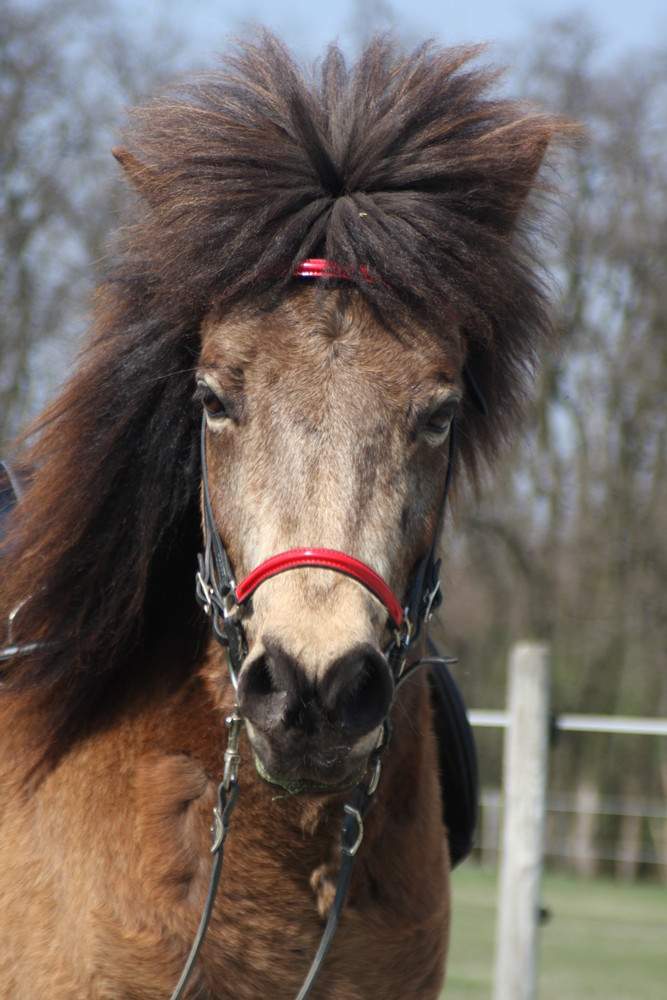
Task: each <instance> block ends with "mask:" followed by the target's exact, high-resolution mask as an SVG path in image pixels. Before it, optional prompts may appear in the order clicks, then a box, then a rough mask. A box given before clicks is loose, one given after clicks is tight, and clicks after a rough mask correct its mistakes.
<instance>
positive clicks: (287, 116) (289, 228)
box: [0, 34, 567, 749]
mask: <svg viewBox="0 0 667 1000" xmlns="http://www.w3.org/2000/svg"><path fill="white" fill-rule="evenodd" d="M476 55H477V50H476V49H460V50H448V51H440V50H438V49H437V48H435V47H434V46H432V45H425V46H423V47H421V48H419V49H417V50H416V51H414V52H410V53H407V54H402V53H400V52H399V51H398V50H397V48H396V46H395V45H394V44H393V43H392V42H391V41H389V40H387V39H382V38H381V39H377V40H376V41H374V42H373V43H372V44H371V45H370V46H369V48H368V49H367V51H366V52H365V53H364V55H363V56H362V57H361V58H360V60H359V62H358V63H357V64H356V65H355V66H354V67H352V68H351V69H348V68H347V67H346V65H345V62H344V59H343V56H342V55H341V53H340V51H339V50H338V48H336V47H331V48H330V49H329V50H328V52H327V54H326V56H325V58H324V59H323V61H322V62H321V63H320V64H318V65H316V67H315V69H314V70H313V71H312V73H310V72H305V71H302V70H300V69H299V67H298V66H297V65H296V64H295V62H294V61H293V59H292V58H291V57H290V55H289V54H288V53H287V51H286V50H285V49H284V47H283V46H282V45H281V43H280V42H278V41H277V40H276V39H275V38H274V37H273V36H271V35H269V34H260V35H259V36H258V37H257V38H256V39H255V40H254V41H253V42H251V43H239V44H237V45H236V47H235V48H234V50H233V51H232V52H231V54H230V55H229V56H228V57H227V59H226V60H225V62H224V65H223V66H222V68H221V70H220V71H219V72H217V73H215V74H212V75H210V76H208V77H206V78H203V79H201V80H198V81H196V82H195V83H194V84H193V85H192V86H189V87H185V88H182V89H181V90H179V91H175V92H174V93H171V94H169V95H168V96H167V97H165V98H162V99H159V100H156V101H155V102H153V103H151V104H149V105H148V106H146V107H144V108H141V109H139V110H137V111H135V112H134V113H133V114H132V116H131V120H130V123H129V126H128V129H127V132H126V134H125V141H126V143H127V145H128V147H129V148H130V149H131V151H132V153H133V154H134V156H136V160H135V159H132V160H131V162H132V164H133V167H132V171H131V172H132V173H133V175H134V176H133V180H134V186H135V188H136V189H137V191H138V197H137V199H136V203H135V204H133V206H132V217H131V218H132V221H131V223H130V224H128V225H127V226H126V227H125V228H124V229H123V230H121V232H120V234H119V236H118V238H117V242H116V246H115V249H114V252H113V256H112V257H111V258H110V264H109V268H108V274H107V276H106V278H105V280H104V282H103V284H102V287H101V289H100V292H99V294H98V300H97V308H96V316H95V321H94V327H93V333H92V337H91V340H90V343H89V346H88V348H87V350H86V352H85V354H84V356H83V358H82V361H81V364H80V366H79V368H78V370H77V371H76V373H75V374H74V376H73V378H72V379H71V381H70V382H69V384H68V385H67V386H66V388H65V389H64V391H63V393H62V394H61V396H60V397H59V398H58V399H57V400H56V401H55V403H54V404H53V405H52V406H51V407H50V409H49V410H48V411H47V412H46V414H45V415H44V417H43V418H42V419H41V420H40V421H39V423H38V424H37V426H36V427H35V428H33V429H32V430H31V432H30V435H29V436H30V440H31V444H30V446H29V448H28V449H27V450H26V452H25V464H26V468H29V469H31V470H33V480H32V486H31V488H30V490H29V491H28V495H27V497H26V500H25V502H24V505H23V507H22V509H21V511H20V517H18V518H16V521H15V524H14V528H13V531H12V532H11V533H10V536H9V539H8V541H7V542H6V544H5V546H4V550H3V553H2V562H3V569H2V577H3V579H2V583H1V584H0V589H1V600H2V605H1V606H2V608H3V609H4V614H5V615H6V614H7V613H8V612H9V610H10V609H12V608H13V607H14V606H16V605H17V604H18V603H19V602H20V601H22V600H24V599H25V598H27V597H29V600H28V601H27V603H26V604H25V605H24V606H23V608H22V610H21V612H20V613H19V614H18V616H17V618H16V624H15V628H16V633H17V635H16V637H17V638H18V639H19V640H21V641H24V642H36V643H38V644H39V649H38V651H37V652H36V653H35V654H34V655H32V656H29V657H28V656H22V657H18V658H16V659H15V661H14V662H13V663H11V664H10V666H9V668H8V670H7V675H6V678H5V682H6V685H7V686H8V687H9V688H19V689H25V688H30V689H33V690H34V689H37V690H41V691H42V692H43V693H44V704H45V705H46V704H48V705H49V706H50V708H49V711H48V713H47V715H48V723H47V725H46V728H45V729H44V733H43V734H42V735H43V739H44V744H45V746H46V747H47V749H48V748H49V747H50V748H51V749H53V748H57V747H59V746H61V745H62V741H63V740H65V739H67V740H71V739H73V738H75V736H76V734H77V733H78V732H79V731H80V729H81V727H82V725H84V724H85V721H86V720H87V719H90V718H91V717H94V715H95V712H96V711H97V708H98V707H99V705H100V704H101V703H102V701H103V699H104V698H105V696H106V694H107V693H108V691H109V688H110V685H111V684H112V682H113V683H117V682H118V681H119V680H120V679H121V678H122V676H123V675H124V674H127V673H128V671H130V670H131V669H132V663H133V655H134V654H135V653H136V651H137V650H138V649H147V648H148V647H149V645H150V643H151V642H152V641H153V639H154V638H155V637H156V636H157V635H158V634H163V633H164V630H165V628H166V626H165V622H167V621H168V622H171V623H172V625H171V628H172V630H173V631H174V633H175V634H178V636H179V637H180V639H181V640H182V642H183V648H184V649H186V650H187V651H188V652H187V656H186V659H187V658H188V657H189V658H190V660H191V659H192V657H193V656H194V655H195V653H194V651H195V649H196V637H197V634H198V632H199V630H200V628H201V621H200V618H199V616H198V614H197V611H196V608H195V606H194V603H193V598H192V591H193V586H192V584H193V575H194V569H195V561H194V560H195V553H196V551H197V549H198V546H199V545H200V538H199V478H200V470H199V458H198V450H197V446H198V434H197V421H198V416H197V413H196V411H195V409H194V406H193V404H192V391H193V375H192V373H193V370H194V368H195V367H196V364H197V357H198V353H199V328H200V326H201V322H202V320H203V318H204V316H205V315H206V314H207V313H208V312H209V310H210V309H211V308H212V307H213V306H215V307H216V308H217V309H224V308H225V307H226V306H232V305H233V304H238V303H244V302H246V303H248V304H249V305H253V304H255V303H256V304H258V305H259V304H261V303H262V302H263V301H266V302H268V301H269V300H270V298H271V297H272V296H273V297H275V296H276V295H279V294H280V290H281V288H283V289H284V288H286V286H287V284H288V283H289V281H290V278H289V275H290V271H291V269H292V267H293V266H294V265H295V264H297V263H298V262H300V261H301V260H303V259H305V258H308V257H315V256H323V257H328V258H331V259H333V260H336V261H338V262H340V263H341V264H344V265H346V266H347V267H348V269H349V271H350V274H351V275H352V280H353V281H354V282H355V283H356V284H357V287H358V289H359V292H360V293H361V294H362V295H364V296H365V297H366V298H367V299H368V300H369V301H370V302H372V303H373V305H374V307H376V308H377V309H378V310H379V311H380V313H381V314H382V315H384V316H386V317H392V316H394V315H396V314H397V312H400V313H401V314H405V313H406V312H408V313H410V312H412V313H415V312H416V313H417V314H419V315H422V316H424V317H426V318H427V319H428V321H430V322H434V323H438V322H439V321H441V320H442V316H443V311H446V312H447V314H448V315H449V316H451V314H452V313H453V314H454V315H455V316H456V319H457V321H458V322H459V323H460V324H461V325H462V327H463V328H464V330H465V335H466V338H467V352H468V355H467V360H468V365H469V366H470V369H471V371H472V372H473V373H474V377H475V379H476V381H477V383H478V384H479V386H480V389H481V391H482V393H483V394H484V396H485V397H486V399H487V402H488V406H489V410H490V417H489V418H488V419H487V420H486V421H484V420H482V418H481V417H480V416H479V415H478V414H476V412H475V410H474V407H473V406H468V407H467V408H466V410H465V411H464V419H463V424H462V429H463V435H462V457H463V461H464V463H466V464H467V466H468V468H469V469H474V467H475V465H476V463H477V462H478V460H479V459H480V458H484V457H486V458H490V457H492V456H493V453H494V451H495V448H496V446H497V444H498V442H499V441H500V440H501V439H502V438H503V436H504V435H505V434H506V433H507V431H508V430H509V429H510V428H511V426H512V424H514V423H515V422H516V420H517V417H518V415H519V413H520V409H521V401H522V399H523V396H524V377H525V375H526V372H527V371H528V370H529V369H530V367H531V365H532V364H533V361H534V358H535V355H536V351H537V348H538V347H539V345H540V343H541V342H542V341H543V340H544V339H545V338H546V337H549V336H550V334H551V327H550V320H549V311H548V309H547V302H546V299H547V296H546V294H545V289H544V286H543V284H542V281H541V278H540V270H539V266H538V261H537V260H536V255H535V253H534V240H533V239H532V238H531V227H530V226H529V225H528V220H529V214H530V213H529V212H528V211H527V209H526V205H527V198H528V194H529V191H530V189H531V188H532V187H533V185H534V181H535V176H536V174H537V171H538V169H539V167H540V164H541V161H542V158H543V156H544V152H545V150H546V148H547V145H548V144H549V142H550V141H551V140H552V138H553V137H554V135H559V134H562V133H564V132H565V131H567V126H566V124H565V123H564V122H562V121H561V120H559V119H557V118H554V117H552V116H548V115H544V114H540V113H537V112H535V111H533V110H531V109H527V108H526V107H525V106H524V105H522V104H520V103H517V102H513V101H510V100H506V99H504V98H503V99H496V98H493V97H490V96H489V92H490V89H491V87H492V85H494V84H495V83H496V74H495V73H493V72H491V71H488V70H484V69H475V68H471V60H472V58H473V57H474V56H476ZM120 158H121V159H122V156H120ZM359 265H363V266H364V268H366V269H367V270H368V272H369V273H370V275H371V276H372V278H373V281H372V283H370V282H368V281H367V280H366V278H365V277H364V276H363V273H362V271H361V270H357V268H358V267H359Z"/></svg>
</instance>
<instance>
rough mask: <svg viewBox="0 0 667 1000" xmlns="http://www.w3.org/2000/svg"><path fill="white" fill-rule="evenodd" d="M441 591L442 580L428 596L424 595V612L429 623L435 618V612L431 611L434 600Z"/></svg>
mask: <svg viewBox="0 0 667 1000" xmlns="http://www.w3.org/2000/svg"><path fill="white" fill-rule="evenodd" d="M439 591H440V580H438V582H437V583H436V585H435V587H434V588H433V590H431V591H428V592H427V593H426V594H424V601H425V602H426V610H425V611H424V618H425V620H426V621H427V622H430V620H431V618H432V617H433V611H432V610H431V609H432V607H433V602H434V600H435V599H436V597H437V596H438V593H439Z"/></svg>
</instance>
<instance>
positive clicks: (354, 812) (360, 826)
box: [338, 803, 364, 858]
mask: <svg viewBox="0 0 667 1000" xmlns="http://www.w3.org/2000/svg"><path fill="white" fill-rule="evenodd" d="M345 812H346V813H347V815H348V816H351V817H352V819H354V820H355V822H356V824H357V831H358V832H357V839H356V840H355V842H354V843H353V844H352V846H351V847H346V845H345V844H344V843H343V842H342V841H341V842H340V844H339V845H338V847H339V849H340V852H341V854H346V855H347V856H348V858H353V857H354V855H355V854H356V853H357V851H358V850H359V845H360V844H361V841H362V840H363V839H364V821H363V820H362V818H361V813H360V812H359V810H358V809H355V808H354V806H351V805H350V804H349V803H348V804H347V805H346V806H345Z"/></svg>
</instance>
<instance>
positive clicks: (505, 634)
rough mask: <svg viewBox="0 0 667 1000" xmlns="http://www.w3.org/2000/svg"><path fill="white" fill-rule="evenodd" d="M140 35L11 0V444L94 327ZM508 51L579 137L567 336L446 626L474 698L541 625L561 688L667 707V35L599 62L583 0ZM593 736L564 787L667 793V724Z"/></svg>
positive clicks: (4, 431)
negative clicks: (665, 40) (643, 731)
mask: <svg viewBox="0 0 667 1000" xmlns="http://www.w3.org/2000/svg"><path fill="white" fill-rule="evenodd" d="M214 41H215V42H217V41H218V40H214ZM473 41H474V40H473ZM150 46H151V47H147V45H146V43H143V44H142V46H141V47H139V46H137V45H136V44H133V43H132V40H131V38H128V37H127V33H126V32H124V31H123V26H122V23H120V21H119V20H118V19H117V17H114V15H113V8H106V9H105V11H103V12H102V11H100V12H97V13H94V12H91V7H90V5H89V4H85V3H84V0H56V2H55V3H54V2H49V0H41V2H38V0H35V2H33V3H31V4H29V5H26V4H21V3H20V2H18V0H4V4H3V13H2V18H1V19H0V175H1V178H2V187H1V188H0V192H1V193H0V316H1V327H0V447H1V449H2V451H3V452H4V453H6V451H7V449H8V447H9V441H10V439H11V438H12V436H13V435H14V433H15V432H16V431H17V430H18V429H19V428H20V427H21V426H22V425H23V424H24V423H25V420H26V419H27V417H29V416H31V415H34V413H35V412H36V411H37V410H38V409H39V408H41V405H42V404H43V402H44V400H45V398H46V397H47V396H48V394H49V393H51V392H52V391H53V389H54V387H55V386H56V385H57V383H58V382H59V381H61V380H62V379H63V378H64V376H65V374H66V369H67V368H68V366H69V365H71V363H72V359H73V357H74V353H75V341H76V339H77V337H78V336H79V335H80V334H81V332H82V331H84V330H85V326H86V319H85V314H86V311H87V308H88V304H89V303H88V295H89V293H90V290H91V288H92V285H93V282H94V275H95V266H94V264H95V262H96V261H97V260H98V259H99V258H100V255H101V253H102V247H103V244H104V240H105V238H106V236H107V235H108V233H109V231H110V230H112V229H113V228H114V226H115V222H116V220H115V218H114V215H115V205H116V189H115V183H116V181H115V176H116V171H115V169H114V165H113V163H112V161H111V157H110V156H109V153H108V150H109V147H110V146H111V145H112V144H113V141H114V130H115V129H116V128H117V126H118V124H119V122H120V121H121V120H122V115H123V109H124V107H126V106H128V105H131V104H132V103H133V102H134V101H135V100H136V98H137V97H138V96H141V95H143V94H145V93H146V92H149V91H151V90H153V89H154V88H155V87H156V86H158V85H159V84H160V83H161V82H162V81H163V80H164V79H165V78H169V77H171V76H173V75H174V74H175V72H177V71H180V70H181V69H182V68H183V53H182V51H181V52H180V53H179V40H178V39H176V38H173V37H171V38H170V37H169V35H168V33H167V34H165V33H164V32H163V34H162V35H161V36H160V37H159V38H154V39H153V40H152V42H151V43H150ZM515 73H516V76H517V77H518V78H519V84H518V85H517V84H516V79H515V81H514V86H513V89H514V90H517V86H518V88H519V90H523V92H524V93H525V95H526V96H527V97H529V98H531V99H532V100H537V101H538V102H539V103H541V104H543V105H545V106H547V107H549V108H550V109H552V110H556V111H560V112H564V113H565V114H568V115H570V116H572V117H573V118H576V119H578V120H579V121H582V122H583V123H584V124H585V125H586V127H587V129H588V135H589V139H588V141H587V142H586V143H582V144H581V145H580V146H579V147H578V148H577V149H576V150H575V151H574V152H573V153H572V155H571V156H570V158H569V159H566V160H564V161H563V162H562V164H561V166H560V177H559V178H558V181H559V185H560V187H561V188H562V190H563V192H564V202H565V209H564V211H563V212H562V213H560V214H559V215H557V216H556V218H557V219H558V225H557V228H556V230H555V231H554V232H553V233H552V234H545V237H546V236H547V235H553V241H549V242H548V244H547V253H548V256H549V261H550V265H551V267H552V270H553V272H554V274H555V276H556V279H557V283H558V287H557V289H556V302H557V309H558V316H559V328H560V349H559V351H558V352H554V354H553V355H552V356H551V357H550V358H547V359H546V364H545V366H544V368H543V369H542V372H541V375H540V378H539V381H538V384H537V387H536V401H535V409H534V411H533V419H532V421H531V422H529V426H527V434H526V437H525V438H524V440H523V441H522V442H521V445H520V446H518V447H517V449H516V450H515V452H514V454H513V455H512V456H510V459H511V460H509V461H508V462H507V463H506V465H505V466H504V467H503V468H502V469H501V470H497V476H496V478H495V481H494V486H493V489H489V490H488V491H487V493H486V496H485V498H484V500H483V502H482V503H481V504H480V505H479V506H476V507H473V505H472V504H461V505H460V508H459V511H458V515H457V524H456V531H455V532H452V533H450V537H449V539H448V552H447V556H446V565H445V572H444V589H445V605H444V610H443V611H442V612H441V613H440V621H439V623H438V625H437V626H436V636H437V638H438V641H439V643H440V645H442V646H443V647H444V648H445V649H446V650H447V651H448V652H452V653H455V654H456V655H457V656H458V657H459V659H460V666H459V667H458V668H457V678H458V679H459V681H460V683H461V686H462V688H463V691H464V694H465V697H466V701H467V702H468V704H469V705H470V706H471V707H479V708H482V707H483V708H489V707H501V706H502V705H503V704H504V698H505V665H506V656H507V651H508V649H509V647H510V646H511V644H512V643H513V642H514V641H515V640H517V639H520V638H535V637H537V638H543V639H546V640H548V641H549V642H550V643H551V645H552V649H553V691H552V704H553V706H554V708H555V709H556V710H560V711H567V712H594V713H620V714H626V715H627V714H632V715H662V716H667V670H666V669H665V660H666V655H667V598H666V591H667V471H666V457H667V456H666V444H667V440H666V438H667V422H666V420H665V413H666V410H667V263H666V261H667V156H665V150H667V48H665V47H664V46H663V47H662V48H661V49H658V48H656V49H655V50H650V51H643V52H635V53H633V54H631V53H628V57H627V59H626V60H625V61H621V62H618V63H616V64H614V65H609V64H602V63H601V61H599V60H598V59H597V56H596V37H595V33H594V32H593V31H592V30H591V29H590V26H587V25H585V24H583V23H579V22H577V21H575V20H571V21H569V22H568V23H559V24H550V25H545V26H543V27H542V29H541V30H540V32H539V33H537V34H535V35H533V36H532V37H531V39H530V44H525V45H523V46H522V47H521V49H520V50H518V54H517V56H516V59H515ZM91 405H92V406H94V405H95V401H94V400H91ZM489 419H493V417H492V415H491V416H490V417H489ZM582 741H585V738H584V737H582V740H577V739H576V738H574V737H569V738H568V741H567V746H564V747H561V749H560V750H559V751H558V753H557V754H555V755H554V781H555V783H556V785H557V786H560V787H562V788H570V789H573V788H576V787H578V786H579V785H581V784H582V783H584V784H590V783H593V784H594V785H595V786H596V787H597V788H598V789H599V790H600V791H601V792H602V793H604V794H627V795H637V794H641V795H652V796H661V797H664V796H666V795H667V754H666V753H665V748H664V746H661V745H660V742H659V741H658V740H656V739H644V740H632V741H630V740H628V741H624V738H623V737H609V738H606V737H605V738H597V739H596V741H595V743H594V746H593V750H592V752H587V753H583V752H582V747H583V746H584V745H585V744H584V742H582ZM663 743H664V741H663ZM586 746H588V744H586ZM480 751H481V757H482V761H481V763H482V771H483V774H484V776H485V780H494V778H495V777H496V776H498V771H499V768H498V761H497V756H498V754H497V745H496V744H495V743H494V744H493V745H492V744H491V743H490V744H489V746H488V748H487V746H486V743H485V741H484V739H482V740H481V741H480Z"/></svg>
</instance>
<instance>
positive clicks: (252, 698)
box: [238, 655, 287, 730]
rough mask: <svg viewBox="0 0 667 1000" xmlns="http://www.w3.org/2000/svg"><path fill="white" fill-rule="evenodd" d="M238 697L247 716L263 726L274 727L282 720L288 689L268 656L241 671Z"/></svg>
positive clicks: (258, 658)
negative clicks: (277, 680) (276, 673)
mask: <svg viewBox="0 0 667 1000" xmlns="http://www.w3.org/2000/svg"><path fill="white" fill-rule="evenodd" d="M238 699H239V706H240V708H241V711H242V713H243V715H244V717H245V718H246V719H248V720H249V721H250V722H252V723H253V725H255V726H258V727H259V728H260V729H264V730H268V729H272V728H275V726H276V725H277V724H278V723H279V722H280V721H281V720H282V718H283V716H284V714H285V709H286V706H287V692H286V690H285V689H284V688H282V687H281V686H280V685H279V684H278V683H276V680H275V677H274V675H273V673H272V672H271V669H270V664H269V659H268V656H267V655H262V656H259V657H257V659H255V660H252V661H251V662H250V663H248V664H246V666H245V667H244V668H243V670H242V671H241V674H240V677H239V687H238Z"/></svg>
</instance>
